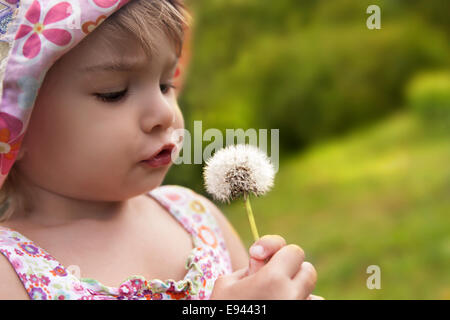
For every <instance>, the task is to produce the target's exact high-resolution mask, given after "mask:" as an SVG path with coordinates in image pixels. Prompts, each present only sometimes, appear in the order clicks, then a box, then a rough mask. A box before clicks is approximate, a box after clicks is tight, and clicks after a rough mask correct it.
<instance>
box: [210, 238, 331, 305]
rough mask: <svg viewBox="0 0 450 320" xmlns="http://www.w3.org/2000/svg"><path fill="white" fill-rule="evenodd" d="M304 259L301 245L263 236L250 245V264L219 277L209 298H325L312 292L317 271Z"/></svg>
mask: <svg viewBox="0 0 450 320" xmlns="http://www.w3.org/2000/svg"><path fill="white" fill-rule="evenodd" d="M258 246H260V248H258ZM303 260H304V252H303V250H302V249H301V248H300V247H299V246H297V245H294V244H290V245H286V241H285V240H284V239H283V238H282V237H281V236H278V235H268V236H264V237H262V238H260V239H259V240H258V241H257V242H256V243H255V244H254V245H253V246H252V247H251V248H250V265H249V267H248V268H245V269H240V270H238V271H236V272H234V273H232V274H230V275H226V276H223V277H220V278H218V279H217V280H216V282H215V285H214V289H213V292H212V294H211V297H210V299H213V300H214V299H216V300H232V299H236V300H241V299H242V300H245V299H247V300H249V299H255V300H277V299H283V300H285V299H288V300H302V299H323V298H321V297H317V296H312V295H311V292H312V291H313V289H314V287H315V284H316V279H317V274H316V270H315V269H314V267H313V266H312V264H310V263H309V262H304V261H303Z"/></svg>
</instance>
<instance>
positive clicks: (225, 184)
mask: <svg viewBox="0 0 450 320" xmlns="http://www.w3.org/2000/svg"><path fill="white" fill-rule="evenodd" d="M274 176H275V170H274V167H273V165H272V163H271V162H270V159H269V158H268V157H267V155H266V154H265V153H264V152H263V151H261V150H260V149H259V148H257V147H255V146H252V145H246V144H238V145H230V146H228V147H226V148H223V149H221V150H219V151H217V152H216V153H215V154H214V155H213V156H212V157H211V158H209V159H208V160H207V161H206V166H205V167H204V170H203V177H204V181H205V187H206V191H207V192H208V193H210V194H212V196H213V197H214V198H215V199H216V200H219V201H223V202H225V201H226V202H229V201H230V199H231V200H235V199H237V198H238V197H240V196H241V195H243V194H244V193H247V194H250V193H253V194H254V195H256V196H261V195H263V194H265V193H266V192H267V191H269V190H270V189H271V188H272V187H273V180H274Z"/></svg>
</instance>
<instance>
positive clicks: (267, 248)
mask: <svg viewBox="0 0 450 320" xmlns="http://www.w3.org/2000/svg"><path fill="white" fill-rule="evenodd" d="M285 245H286V240H284V238H283V237H281V236H279V235H265V236H263V237H261V238H260V239H259V240H258V241H256V242H255V243H254V244H253V245H252V246H251V247H250V250H249V253H250V260H249V272H248V275H251V274H254V273H256V272H257V271H258V270H259V269H261V268H262V267H263V266H264V265H265V264H266V262H267V260H268V259H270V257H272V256H273V254H274V253H275V252H277V251H278V250H280V249H281V248H282V247H284V246H285Z"/></svg>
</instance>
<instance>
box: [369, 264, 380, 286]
mask: <svg viewBox="0 0 450 320" xmlns="http://www.w3.org/2000/svg"><path fill="white" fill-rule="evenodd" d="M366 273H368V274H371V275H370V276H369V277H368V278H367V281H366V286H367V289H369V290H373V289H381V269H380V266H377V265H375V264H374V265H370V266H368V267H367V269H366Z"/></svg>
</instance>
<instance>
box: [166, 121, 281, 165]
mask: <svg viewBox="0 0 450 320" xmlns="http://www.w3.org/2000/svg"><path fill="white" fill-rule="evenodd" d="M171 138H172V141H174V142H175V143H176V144H177V145H178V148H177V149H181V150H179V151H180V152H182V155H178V150H174V153H173V154H172V162H173V163H174V164H202V163H203V162H204V161H206V160H207V159H208V158H210V157H211V156H212V155H213V154H214V152H216V151H218V150H220V149H222V148H224V147H225V146H228V145H232V144H235V141H236V142H237V144H246V143H247V140H248V143H247V144H250V145H252V146H255V147H258V148H259V149H260V150H261V151H264V152H265V153H266V154H267V156H268V157H269V158H270V161H271V162H272V165H273V166H274V169H275V172H278V169H279V158H280V154H279V153H280V130H279V129H270V156H269V154H268V140H269V139H268V138H269V132H268V130H267V129H259V130H256V129H254V128H250V129H247V130H245V131H244V129H241V128H239V129H226V130H225V137H224V135H223V133H222V131H220V130H219V129H216V128H209V129H207V130H205V132H203V125H202V121H194V130H193V134H191V132H189V131H188V130H186V129H178V130H175V131H174V132H173V134H172V137H171ZM204 141H206V142H211V143H209V144H208V145H207V146H206V147H205V148H204V149H203V142H204ZM180 146H182V148H180ZM192 156H193V157H192Z"/></svg>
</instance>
